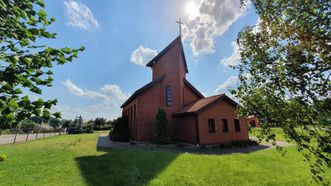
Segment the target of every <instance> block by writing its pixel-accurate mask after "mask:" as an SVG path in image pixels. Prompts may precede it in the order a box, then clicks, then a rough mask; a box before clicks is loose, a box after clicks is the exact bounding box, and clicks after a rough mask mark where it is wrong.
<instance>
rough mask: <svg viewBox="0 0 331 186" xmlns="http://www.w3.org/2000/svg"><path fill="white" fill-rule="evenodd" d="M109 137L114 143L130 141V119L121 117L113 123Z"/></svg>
mask: <svg viewBox="0 0 331 186" xmlns="http://www.w3.org/2000/svg"><path fill="white" fill-rule="evenodd" d="M109 137H110V139H111V140H113V141H123V142H126V141H129V140H130V132H129V121H128V117H126V116H124V117H120V118H118V119H116V120H114V122H113V130H111V131H110V132H109Z"/></svg>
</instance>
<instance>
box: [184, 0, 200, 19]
mask: <svg viewBox="0 0 331 186" xmlns="http://www.w3.org/2000/svg"><path fill="white" fill-rule="evenodd" d="M185 12H186V14H187V15H188V18H189V19H190V20H193V19H195V18H196V17H198V15H199V9H198V7H197V5H196V4H195V2H194V1H190V2H188V3H187V4H186V5H185Z"/></svg>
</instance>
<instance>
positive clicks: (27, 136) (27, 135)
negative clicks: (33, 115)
mask: <svg viewBox="0 0 331 186" xmlns="http://www.w3.org/2000/svg"><path fill="white" fill-rule="evenodd" d="M29 133H30V132H29V131H28V133H27V134H26V139H25V141H28V139H29Z"/></svg>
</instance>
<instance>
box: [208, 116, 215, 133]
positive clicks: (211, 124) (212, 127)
mask: <svg viewBox="0 0 331 186" xmlns="http://www.w3.org/2000/svg"><path fill="white" fill-rule="evenodd" d="M208 131H209V133H215V120H214V119H208Z"/></svg>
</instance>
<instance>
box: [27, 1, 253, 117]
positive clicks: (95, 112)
mask: <svg viewBox="0 0 331 186" xmlns="http://www.w3.org/2000/svg"><path fill="white" fill-rule="evenodd" d="M45 3H46V11H47V13H48V15H50V16H54V17H55V18H56V22H55V23H54V24H53V25H51V26H50V27H49V30H50V31H52V32H56V33H57V34H58V36H57V39H55V40H49V41H41V42H46V43H47V44H49V45H51V46H54V47H65V46H68V47H74V48H77V47H80V46H85V47H86V50H85V51H84V52H82V53H80V54H79V58H78V59H75V60H74V62H73V63H70V64H66V65H64V66H57V67H55V68H54V79H55V80H54V83H53V87H51V88H45V89H43V95H42V97H43V98H44V99H54V98H57V99H58V105H57V106H55V107H54V108H53V111H60V112H62V117H63V118H66V119H73V118H75V116H77V115H82V116H83V117H84V119H86V120H87V119H91V118H95V117H106V118H107V119H113V118H116V117H118V116H120V114H121V109H120V105H121V104H122V103H123V102H124V101H125V100H126V99H127V97H128V96H130V95H131V94H133V92H134V91H135V90H136V89H138V88H140V87H141V86H143V85H145V84H147V83H148V82H150V81H151V76H152V74H151V69H150V68H148V67H145V65H144V64H145V63H146V62H148V60H149V59H151V58H152V57H153V56H154V55H156V54H157V53H158V52H160V51H161V50H162V49H163V48H164V47H165V46H167V45H168V44H169V43H170V42H171V41H172V40H173V39H175V38H176V37H177V36H178V34H179V29H178V24H176V23H175V21H176V20H178V19H179V18H181V19H182V21H183V22H184V26H183V27H182V37H183V42H184V50H185V55H186V59H187V63H188V70H189V73H188V74H187V79H188V80H189V81H190V82H191V83H192V84H193V85H194V86H195V87H196V88H197V89H198V90H200V91H201V92H202V93H203V94H204V95H205V96H211V95H214V94H217V93H223V92H227V88H228V87H233V86H236V84H237V77H236V76H237V74H238V72H237V71H236V70H233V69H231V68H229V67H228V66H227V65H228V64H235V63H236V61H237V59H238V55H239V54H238V49H237V46H236V44H235V41H236V37H237V34H238V32H239V31H240V30H241V29H242V28H243V27H244V26H247V25H251V26H252V25H255V24H256V22H257V19H258V16H257V15H256V14H255V11H254V9H253V7H252V6H248V7H247V8H246V9H245V10H243V9H240V7H239V0H196V1H194V0H181V1H179V0H98V1H92V0H45ZM31 96H36V95H31ZM38 97H40V96H39V95H38Z"/></svg>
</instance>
